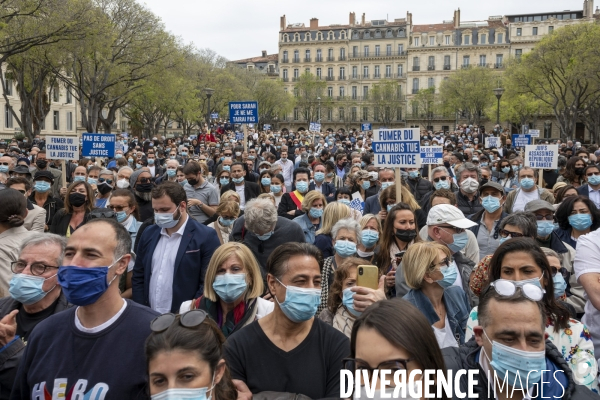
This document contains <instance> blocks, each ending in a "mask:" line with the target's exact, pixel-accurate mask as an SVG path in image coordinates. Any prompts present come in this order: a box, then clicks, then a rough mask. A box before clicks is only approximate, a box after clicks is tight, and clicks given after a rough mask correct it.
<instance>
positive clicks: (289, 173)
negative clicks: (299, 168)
mask: <svg viewBox="0 0 600 400" xmlns="http://www.w3.org/2000/svg"><path fill="white" fill-rule="evenodd" d="M273 164H279V165H281V175H283V180H284V183H285V185H286V186H289V185H291V184H292V181H293V180H294V163H293V162H292V161H290V159H287V160H286V161H285V162H283V161H281V159H279V160H277V161H275V162H274V163H273Z"/></svg>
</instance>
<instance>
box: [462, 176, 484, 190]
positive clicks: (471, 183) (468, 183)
mask: <svg viewBox="0 0 600 400" xmlns="http://www.w3.org/2000/svg"><path fill="white" fill-rule="evenodd" d="M460 188H461V189H462V190H464V191H465V192H466V193H475V192H476V191H477V189H478V188H479V182H477V181H476V180H475V179H473V178H467V179H465V180H464V181H462V182H461V183H460Z"/></svg>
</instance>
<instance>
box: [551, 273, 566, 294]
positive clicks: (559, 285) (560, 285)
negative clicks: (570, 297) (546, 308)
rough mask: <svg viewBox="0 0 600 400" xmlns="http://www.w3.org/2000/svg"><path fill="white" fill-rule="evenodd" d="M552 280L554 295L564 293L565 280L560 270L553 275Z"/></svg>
mask: <svg viewBox="0 0 600 400" xmlns="http://www.w3.org/2000/svg"><path fill="white" fill-rule="evenodd" d="M552 282H554V297H556V298H559V297H560V296H562V295H563V294H565V290H566V289H567V282H565V278H563V276H562V274H561V273H560V272H557V273H556V275H554V277H553V278H552Z"/></svg>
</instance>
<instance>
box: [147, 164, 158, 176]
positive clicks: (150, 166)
mask: <svg viewBox="0 0 600 400" xmlns="http://www.w3.org/2000/svg"><path fill="white" fill-rule="evenodd" d="M148 169H149V170H150V175H151V176H155V175H156V167H155V166H154V165H148Z"/></svg>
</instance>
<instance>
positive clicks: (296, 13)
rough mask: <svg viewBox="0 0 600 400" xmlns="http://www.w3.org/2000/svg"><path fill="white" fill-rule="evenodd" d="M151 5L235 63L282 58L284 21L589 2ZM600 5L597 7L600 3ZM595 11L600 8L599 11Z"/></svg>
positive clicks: (439, 16) (155, 0)
mask: <svg viewBox="0 0 600 400" xmlns="http://www.w3.org/2000/svg"><path fill="white" fill-rule="evenodd" d="M138 1H141V2H142V3H145V4H146V5H147V6H148V7H149V8H150V9H151V10H152V11H153V12H154V13H155V14H157V15H158V16H159V17H160V18H161V19H162V20H163V22H164V23H165V25H166V28H167V30H169V31H171V32H172V33H173V34H175V35H177V36H181V37H182V38H183V39H184V41H185V42H188V43H189V42H193V43H194V44H195V45H196V47H198V48H205V47H208V48H210V49H212V50H214V51H216V52H217V53H218V54H220V55H222V56H224V57H226V58H227V59H229V60H237V59H242V58H249V57H255V56H259V55H260V54H261V50H267V52H268V53H269V54H273V53H277V52H278V47H277V34H278V32H279V17H280V16H282V15H284V14H285V15H286V17H287V23H288V24H290V23H295V22H303V23H304V24H305V25H306V26H308V25H309V21H310V19H311V18H318V19H319V25H329V24H347V23H348V14H349V13H350V12H351V11H354V12H355V13H356V19H357V21H360V18H361V16H362V13H365V14H366V16H365V19H366V20H367V21H370V20H374V19H387V20H388V21H393V20H394V19H395V18H405V17H406V12H407V11H410V12H412V15H413V23H414V24H417V25H418V24H429V23H441V22H442V21H443V20H451V19H452V16H453V10H455V9H457V8H460V10H461V20H462V21H473V20H483V19H487V17H488V16H491V15H506V14H525V13H535V12H549V11H563V10H581V9H583V0H545V1H539V0H535V1H523V0H504V1H498V2H496V1H494V2H492V1H481V0H429V1H416V2H413V1H410V2H409V1H398V0H396V1H392V0H366V1H365V0H362V1H357V0H300V1H289V0H258V1H242V0H138ZM599 3H600V2H596V4H599ZM594 9H595V7H594Z"/></svg>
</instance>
